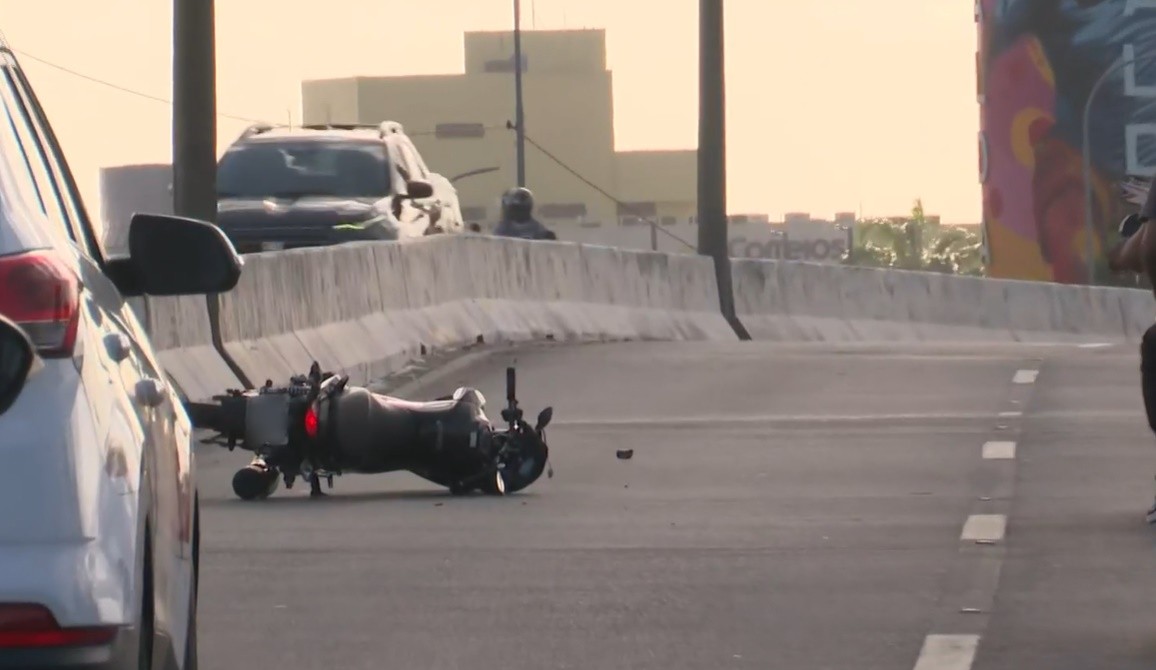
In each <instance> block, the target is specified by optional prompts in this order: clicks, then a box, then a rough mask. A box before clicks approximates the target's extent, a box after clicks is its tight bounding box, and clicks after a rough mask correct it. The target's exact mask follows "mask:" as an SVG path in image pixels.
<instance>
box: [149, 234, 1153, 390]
mask: <svg viewBox="0 0 1156 670" xmlns="http://www.w3.org/2000/svg"><path fill="white" fill-rule="evenodd" d="M731 264H732V278H733V282H732V283H733V291H734V296H735V305H736V311H737V313H738V317H739V319H740V320H741V321H742V324H743V325H744V326H745V327H746V330H747V331H749V332H750V334H751V336H752V337H753V339H756V340H759V339H762V340H825V341H850V340H858V341H870V340H877V341H882V340H895V339H906V340H912V339H915V340H919V339H922V340H941V341H942V340H963V341H975V340H1007V341H1012V340H1037V341H1040V340H1046V341H1066V340H1087V339H1089V338H1094V339H1096V340H1098V341H1124V340H1127V341H1135V340H1138V339H1139V337H1140V335H1141V334H1142V333H1143V332H1144V330H1145V329H1147V328H1148V326H1149V325H1150V324H1151V323H1152V322H1153V319H1154V318H1156V304H1154V301H1153V299H1152V296H1151V294H1150V293H1148V292H1147V291H1143V290H1138V289H1121V288H1090V287H1080V286H1068V285H1060V284H1049V283H1039V282H1021V281H1007V280H990V279H977V278H972V277H957V276H950V275H942V274H935V273H921V272H902V271H895V270H881V269H871V268H856V267H847V266H838V265H830V264H822V263H806V262H792V261H764V260H740V259H734V260H732V262H731ZM214 299H216V300H217V301H218V305H219V309H218V314H217V315H216V323H215V326H216V331H217V333H218V334H219V342H217V343H216V344H215V343H214V338H213V334H214V327H213V326H214V323H213V322H212V321H211V319H210V314H209V311H208V310H207V304H206V299H205V298H204V297H187V298H163V299H157V298H152V299H150V300H149V301H148V309H147V317H148V319H147V321H148V327H149V329H150V332H151V333H152V340H153V345H154V347H155V348H156V349H157V351H158V355H159V356H160V358H161V360H162V363H163V364H164V365H165V366H166V368H167V370H168V372H169V374H170V375H171V376H172V377H173V378H174V379H175V380H176V382H177V383H178V384H179V385H180V386H181V388H182V390H183V392H184V393H185V395H186V396H187V397H188V398H190V399H193V400H203V399H205V398H207V397H208V396H210V395H212V394H214V393H220V392H222V391H223V390H224V389H226V388H229V387H238V386H242V385H243V384H242V382H241V380H240V379H239V376H238V374H236V373H235V372H234V369H232V368H231V367H230V365H229V363H226V360H225V357H224V356H222V352H223V353H224V354H225V355H226V356H227V357H228V358H229V359H231V361H232V362H233V363H234V364H235V366H236V369H237V371H239V372H240V373H241V374H242V376H244V377H248V379H249V380H251V381H252V382H253V383H257V384H260V383H261V382H263V381H264V380H265V379H268V378H272V379H282V378H287V377H288V376H289V375H291V374H298V373H301V372H302V371H304V370H306V369H308V367H309V364H310V363H311V362H312V361H313V360H321V361H323V362H325V364H326V366H327V367H330V368H332V369H334V370H339V371H342V372H345V373H347V374H350V375H351V377H352V379H353V381H354V382H356V383H363V382H367V381H370V380H372V379H374V378H379V377H381V376H383V375H385V374H388V373H389V372H391V371H394V370H397V369H399V368H401V367H403V366H405V365H406V364H408V363H409V362H410V361H411V360H412V359H414V358H415V357H419V356H421V355H423V354H428V353H430V352H432V351H435V350H447V349H458V348H461V347H465V346H469V345H472V344H475V343H477V342H478V341H480V340H481V341H485V342H488V343H496V342H506V343H509V342H519V341H529V340H539V339H553V340H558V341H605V340H737V339H738V336H737V335H736V334H735V331H734V329H732V327H731V326H730V325H729V324H728V323H727V321H726V320H725V319H724V318H723V317H722V315H721V312H720V305H719V294H718V285H717V282H716V279H715V271H714V264H713V262H712V261H711V259H709V258H706V257H702V256H696V255H689V254H686V255H683V254H667V253H658V252H648V251H636V250H627V249H617V248H612V247H602V246H592V245H580V244H574V243H567V242H544V241H535V242H530V241H524V240H513V239H506V238H495V237H490V236H481V235H455V236H452V237H451V236H432V237H429V238H425V239H421V240H416V241H407V242H402V243H397V242H367V243H357V244H345V245H338V246H330V247H319V248H313V249H300V250H291V251H284V252H276V253H268V254H254V255H250V256H246V265H245V269H244V273H243V275H242V278H241V282H240V284H239V285H238V286H237V288H235V289H234V290H233V291H231V292H230V293H228V294H224V295H221V296H218V297H216V298H214Z"/></svg>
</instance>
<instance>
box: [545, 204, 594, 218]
mask: <svg viewBox="0 0 1156 670" xmlns="http://www.w3.org/2000/svg"><path fill="white" fill-rule="evenodd" d="M538 212H539V213H540V214H541V215H542V218H544V219H580V218H582V217H584V216H586V205H585V204H584V203H581V202H575V203H546V204H544V205H541V206H540V207H538Z"/></svg>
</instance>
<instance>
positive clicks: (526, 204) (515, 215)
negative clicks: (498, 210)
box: [502, 186, 534, 223]
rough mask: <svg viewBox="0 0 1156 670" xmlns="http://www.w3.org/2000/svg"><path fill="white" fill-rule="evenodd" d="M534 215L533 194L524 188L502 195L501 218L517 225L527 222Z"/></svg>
mask: <svg viewBox="0 0 1156 670" xmlns="http://www.w3.org/2000/svg"><path fill="white" fill-rule="evenodd" d="M533 214H534V194H533V193H531V192H530V189H528V188H526V187H524V186H518V187H516V188H512V189H510V190H508V191H506V192H505V193H503V194H502V218H503V219H508V220H510V221H516V222H518V223H524V222H526V221H529V220H530V218H531V217H532V216H533Z"/></svg>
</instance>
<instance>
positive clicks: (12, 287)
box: [0, 251, 80, 358]
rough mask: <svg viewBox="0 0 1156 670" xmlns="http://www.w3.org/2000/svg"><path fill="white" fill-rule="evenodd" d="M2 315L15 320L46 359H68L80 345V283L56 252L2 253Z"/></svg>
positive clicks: (0, 280) (0, 257) (0, 305)
mask: <svg viewBox="0 0 1156 670" xmlns="http://www.w3.org/2000/svg"><path fill="white" fill-rule="evenodd" d="M0 314H3V315H4V316H6V317H8V318H9V319H12V320H13V321H15V322H16V323H17V324H19V325H20V327H21V328H23V329H24V331H25V332H27V333H28V337H29V339H31V340H32V343H33V344H35V345H36V348H37V353H39V354H40V355H41V356H42V357H44V358H66V357H68V356H71V355H72V351H73V348H74V346H75V344H76V330H77V323H78V321H79V318H80V282H79V281H77V279H76V275H75V274H73V272H72V270H71V269H70V268H69V267H68V266H67V265H65V263H64V261H62V260H61V259H60V257H59V256H57V255H56V253H54V252H51V251H29V252H26V253H22V254H15V255H12V256H0Z"/></svg>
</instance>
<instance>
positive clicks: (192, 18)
mask: <svg viewBox="0 0 1156 670" xmlns="http://www.w3.org/2000/svg"><path fill="white" fill-rule="evenodd" d="M213 2H214V0H173V130H172V133H173V211H174V213H176V214H177V215H178V216H187V217H191V218H195V219H201V220H203V221H209V222H214V221H215V220H216V215H217V185H216V182H217V81H216V80H217V76H216V74H217V73H216V40H215V33H216V29H215V28H216V26H215V17H214V11H213Z"/></svg>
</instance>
